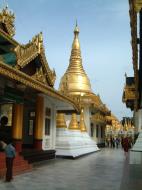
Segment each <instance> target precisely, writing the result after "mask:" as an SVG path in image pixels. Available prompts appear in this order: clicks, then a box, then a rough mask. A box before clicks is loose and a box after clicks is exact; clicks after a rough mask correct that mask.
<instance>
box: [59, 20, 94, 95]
mask: <svg viewBox="0 0 142 190" xmlns="http://www.w3.org/2000/svg"><path fill="white" fill-rule="evenodd" d="M78 36H79V28H78V26H77V23H76V26H75V29H74V40H73V44H72V50H71V56H70V62H69V66H68V69H67V71H66V72H65V74H64V76H63V77H62V79H61V81H60V85H59V91H61V92H62V93H64V94H68V95H82V94H84V93H88V92H91V84H90V81H89V79H88V77H87V75H86V73H85V71H84V69H83V65H82V58H81V50H80V43H79V38H78Z"/></svg>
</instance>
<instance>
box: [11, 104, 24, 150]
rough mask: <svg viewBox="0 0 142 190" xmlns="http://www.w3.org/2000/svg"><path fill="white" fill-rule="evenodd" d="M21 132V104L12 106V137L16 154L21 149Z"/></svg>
mask: <svg viewBox="0 0 142 190" xmlns="http://www.w3.org/2000/svg"><path fill="white" fill-rule="evenodd" d="M22 131H23V104H14V105H13V129H12V136H13V139H14V144H15V148H16V150H17V151H18V152H20V151H21V149H22Z"/></svg>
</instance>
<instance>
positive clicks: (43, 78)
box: [32, 67, 47, 83]
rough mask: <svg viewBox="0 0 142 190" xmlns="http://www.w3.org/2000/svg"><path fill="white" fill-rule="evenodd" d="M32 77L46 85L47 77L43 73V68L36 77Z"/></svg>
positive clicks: (37, 71) (37, 72)
mask: <svg viewBox="0 0 142 190" xmlns="http://www.w3.org/2000/svg"><path fill="white" fill-rule="evenodd" d="M32 77H33V78H34V79H35V80H38V81H40V82H42V83H46V82H47V80H46V75H45V74H44V73H43V70H42V67H40V68H39V69H37V70H36V73H35V74H34V75H32Z"/></svg>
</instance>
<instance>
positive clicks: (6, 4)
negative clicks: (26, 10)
mask: <svg viewBox="0 0 142 190" xmlns="http://www.w3.org/2000/svg"><path fill="white" fill-rule="evenodd" d="M3 6H4V7H5V8H6V9H8V3H7V1H6V0H3Z"/></svg>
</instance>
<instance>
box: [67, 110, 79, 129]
mask: <svg viewBox="0 0 142 190" xmlns="http://www.w3.org/2000/svg"><path fill="white" fill-rule="evenodd" d="M69 129H70V130H80V128H79V126H78V122H77V116H76V113H73V114H72V118H71V121H70V124H69Z"/></svg>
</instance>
